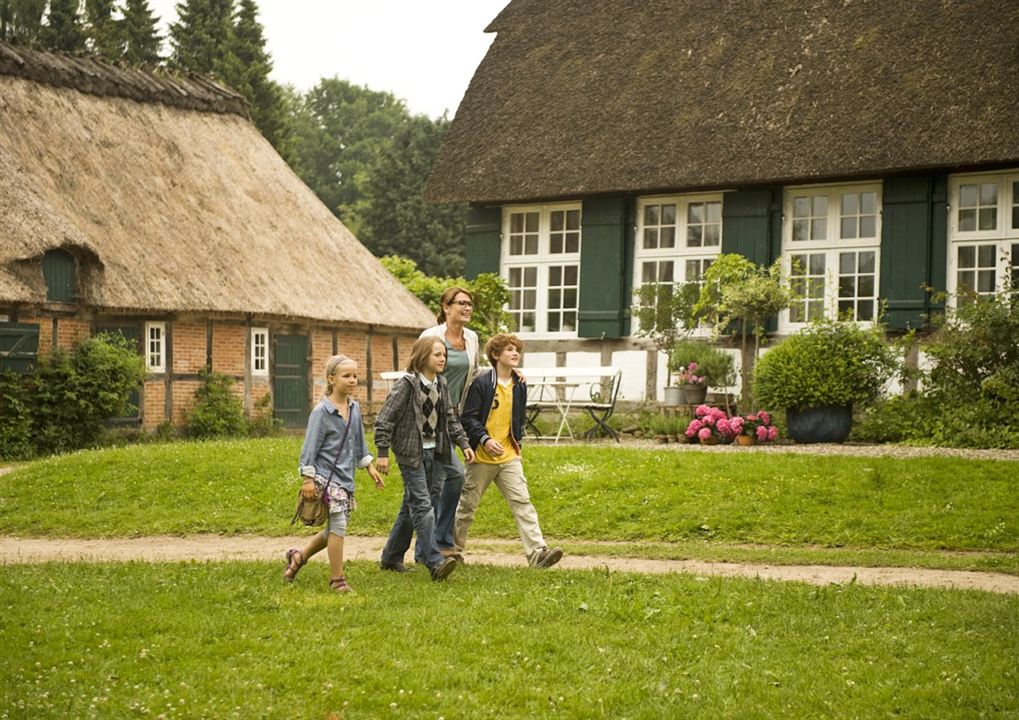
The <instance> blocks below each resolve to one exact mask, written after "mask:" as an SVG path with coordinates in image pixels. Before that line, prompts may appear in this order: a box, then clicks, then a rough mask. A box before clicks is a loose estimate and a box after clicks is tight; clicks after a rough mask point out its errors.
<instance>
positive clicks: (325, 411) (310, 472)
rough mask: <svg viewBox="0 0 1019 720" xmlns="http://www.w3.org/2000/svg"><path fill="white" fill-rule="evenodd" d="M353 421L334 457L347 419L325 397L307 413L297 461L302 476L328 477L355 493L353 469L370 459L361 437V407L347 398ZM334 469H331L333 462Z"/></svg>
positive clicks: (363, 438) (364, 465)
mask: <svg viewBox="0 0 1019 720" xmlns="http://www.w3.org/2000/svg"><path fill="white" fill-rule="evenodd" d="M348 417H349V418H350V419H351V421H352V423H353V424H352V425H351V426H350V430H349V432H348V434H347V442H346V444H345V445H344V446H343V452H342V454H341V455H340V459H339V460H338V461H337V459H336V456H337V453H339V452H340V441H341V440H342V439H343V433H344V431H345V430H346V427H347V421H346V420H344V419H343V416H342V415H340V412H339V410H337V408H336V406H335V405H333V401H332V400H330V399H329V398H328V397H324V398H322V399H321V400H320V401H319V403H318V405H316V406H315V408H314V409H313V410H312V411H311V414H310V415H308V427H307V429H306V430H305V431H304V444H303V445H302V446H301V459H300V460H299V461H298V462H299V465H298V472H299V473H300V474H301V475H303V476H304V477H310V478H314V477H315V476H316V475H317V476H319V477H323V478H326V479H327V480H328V479H329V475H330V473H331V474H332V481H333V483H334V484H337V485H339V486H340V487H342V488H343V489H344V490H346V491H347V492H349V493H351V494H353V493H354V471H355V470H356V469H358V468H366V467H368V464H369V463H370V462H371V461H372V456H371V454H370V453H369V452H368V442H367V441H366V440H365V437H364V426H363V425H362V424H361V408H360V406H359V405H358V404H357V401H356V400H351V401H350V414H349V415H348ZM334 462H335V463H336V470H335V471H334V470H333V463H334Z"/></svg>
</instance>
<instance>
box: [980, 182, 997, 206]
mask: <svg viewBox="0 0 1019 720" xmlns="http://www.w3.org/2000/svg"><path fill="white" fill-rule="evenodd" d="M980 204H981V205H997V204H998V183H982V184H981V185H980Z"/></svg>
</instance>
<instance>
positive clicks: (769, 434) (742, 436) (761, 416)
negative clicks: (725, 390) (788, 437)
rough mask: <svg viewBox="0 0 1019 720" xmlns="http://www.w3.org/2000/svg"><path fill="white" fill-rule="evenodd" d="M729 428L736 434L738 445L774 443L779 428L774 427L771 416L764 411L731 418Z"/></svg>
mask: <svg viewBox="0 0 1019 720" xmlns="http://www.w3.org/2000/svg"><path fill="white" fill-rule="evenodd" d="M729 428H730V429H731V430H732V432H733V433H735V435H736V443H737V444H738V445H756V444H757V443H766V442H772V441H774V440H775V438H777V437H778V428H776V427H775V426H774V425H772V423H771V415H770V414H768V413H767V412H765V411H764V410H762V411H761V412H756V413H750V414H749V415H735V416H733V417H731V418H729Z"/></svg>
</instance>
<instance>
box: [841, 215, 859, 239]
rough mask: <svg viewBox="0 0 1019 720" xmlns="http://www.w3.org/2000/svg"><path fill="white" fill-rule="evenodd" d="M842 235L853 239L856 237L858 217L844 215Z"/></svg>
mask: <svg viewBox="0 0 1019 720" xmlns="http://www.w3.org/2000/svg"><path fill="white" fill-rule="evenodd" d="M841 237H843V238H846V239H852V238H855V237H856V218H855V217H844V218H842V230H841Z"/></svg>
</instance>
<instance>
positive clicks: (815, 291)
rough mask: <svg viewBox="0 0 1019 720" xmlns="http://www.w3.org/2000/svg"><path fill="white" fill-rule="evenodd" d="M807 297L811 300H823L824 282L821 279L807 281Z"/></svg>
mask: <svg viewBox="0 0 1019 720" xmlns="http://www.w3.org/2000/svg"><path fill="white" fill-rule="evenodd" d="M807 295H808V296H809V297H811V298H815V299H816V298H823V297H824V280H823V279H821V278H811V279H810V280H808V281H807Z"/></svg>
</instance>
